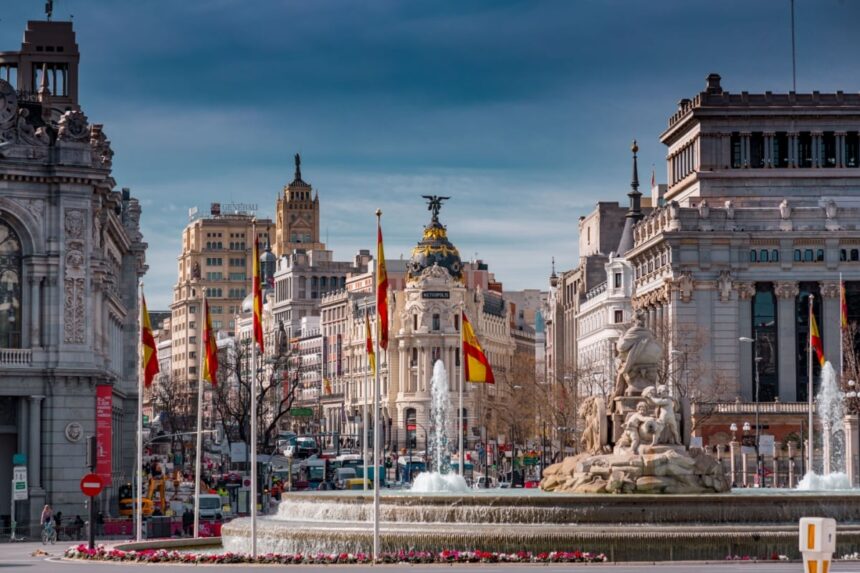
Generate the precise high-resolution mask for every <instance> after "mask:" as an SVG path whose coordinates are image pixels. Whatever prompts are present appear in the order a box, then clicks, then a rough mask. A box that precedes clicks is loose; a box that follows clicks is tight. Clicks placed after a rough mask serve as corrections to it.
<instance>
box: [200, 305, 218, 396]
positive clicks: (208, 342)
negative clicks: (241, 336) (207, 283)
mask: <svg viewBox="0 0 860 573" xmlns="http://www.w3.org/2000/svg"><path fill="white" fill-rule="evenodd" d="M203 320H204V321H205V322H204V324H203V352H204V353H205V354H204V355H203V379H204V380H206V381H208V382H211V383H212V385H213V386H215V385H216V384H218V345H217V344H215V333H214V332H212V315H211V314H210V313H209V301H208V300H206V299H205V298H204V299H203Z"/></svg>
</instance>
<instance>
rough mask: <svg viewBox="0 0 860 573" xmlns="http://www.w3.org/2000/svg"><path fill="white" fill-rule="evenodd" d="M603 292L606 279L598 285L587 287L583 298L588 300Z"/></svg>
mask: <svg viewBox="0 0 860 573" xmlns="http://www.w3.org/2000/svg"><path fill="white" fill-rule="evenodd" d="M603 292H606V281H603V282H602V283H600V284H599V285H597V286H595V287H593V288H591V289H589V290H588V292H586V293H585V298H586V300H590V299H592V298H594V297H596V296H597V295H599V294H601V293H603Z"/></svg>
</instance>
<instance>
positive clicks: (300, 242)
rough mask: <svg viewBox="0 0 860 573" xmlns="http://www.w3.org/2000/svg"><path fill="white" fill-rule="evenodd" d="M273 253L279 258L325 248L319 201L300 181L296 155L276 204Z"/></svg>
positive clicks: (315, 194) (299, 163) (300, 172)
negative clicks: (290, 176)
mask: <svg viewBox="0 0 860 573" xmlns="http://www.w3.org/2000/svg"><path fill="white" fill-rule="evenodd" d="M275 213H276V215H275V249H274V250H275V255H276V256H277V257H282V256H285V255H288V254H289V253H292V252H293V251H294V250H295V249H303V250H306V251H325V250H326V249H325V244H324V243H323V242H322V241H321V240H320V200H319V195H318V194H317V193H316V192H314V190H313V188H312V187H311V186H310V185H309V184H308V183H305V182H304V181H303V180H302V160H301V157H300V156H299V154H298V153H297V154H296V174H295V177H294V178H293V182H292V183H290V184H289V185H286V186H285V187H284V191H283V194H282V195H281V196H279V197H278V199H277V202H276V204H275Z"/></svg>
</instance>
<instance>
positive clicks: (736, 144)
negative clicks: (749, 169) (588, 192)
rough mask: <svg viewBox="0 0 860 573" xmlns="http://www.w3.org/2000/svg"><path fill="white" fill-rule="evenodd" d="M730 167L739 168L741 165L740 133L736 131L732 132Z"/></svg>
mask: <svg viewBox="0 0 860 573" xmlns="http://www.w3.org/2000/svg"><path fill="white" fill-rule="evenodd" d="M731 142H732V168H733V169H740V168H741V167H743V162H742V161H741V134H740V133H738V132H734V133H732V138H731Z"/></svg>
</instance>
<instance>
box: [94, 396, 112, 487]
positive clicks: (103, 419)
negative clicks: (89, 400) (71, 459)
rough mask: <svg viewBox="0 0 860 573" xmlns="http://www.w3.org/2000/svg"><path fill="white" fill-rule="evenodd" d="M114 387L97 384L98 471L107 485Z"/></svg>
mask: <svg viewBox="0 0 860 573" xmlns="http://www.w3.org/2000/svg"><path fill="white" fill-rule="evenodd" d="M112 422H113V387H112V386H96V443H97V454H96V473H97V474H98V475H99V477H100V478H102V483H103V484H104V485H105V487H110V485H111V473H112V471H111V470H112V467H111V450H112V449H113V444H112V439H113V435H112V430H113V428H112V426H113V424H112Z"/></svg>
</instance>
